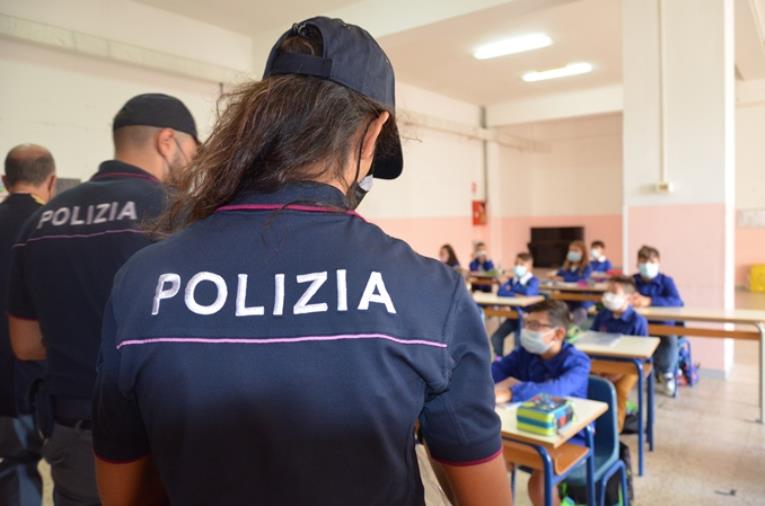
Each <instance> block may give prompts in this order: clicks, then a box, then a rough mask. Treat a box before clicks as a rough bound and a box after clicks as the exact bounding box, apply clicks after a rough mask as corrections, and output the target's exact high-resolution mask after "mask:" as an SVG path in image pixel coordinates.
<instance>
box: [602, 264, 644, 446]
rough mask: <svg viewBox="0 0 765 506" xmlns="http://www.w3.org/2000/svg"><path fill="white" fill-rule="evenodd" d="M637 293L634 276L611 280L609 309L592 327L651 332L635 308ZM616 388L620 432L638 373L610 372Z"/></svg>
mask: <svg viewBox="0 0 765 506" xmlns="http://www.w3.org/2000/svg"><path fill="white" fill-rule="evenodd" d="M634 293H635V282H634V281H633V280H632V278H629V277H625V276H618V277H614V278H611V279H610V280H609V281H608V291H607V292H606V293H604V294H603V305H604V306H605V309H603V310H602V311H600V312H599V313H598V314H597V316H595V321H594V322H593V323H592V330H595V331H598V332H610V333H612V334H622V335H625V336H647V335H648V321H646V319H645V317H644V316H642V315H639V314H637V313H636V312H635V310H634V309H632V305H630V300H631V299H632V296H633V294H634ZM606 377H607V378H608V379H609V380H610V381H611V382H612V383H613V384H614V388H615V389H616V407H617V420H618V422H619V432H621V431H622V427H624V415H625V414H626V407H627V399H628V397H629V393H630V391H631V390H632V388H633V387H634V386H635V383H637V381H638V377H637V374H634V373H633V374H622V375H617V374H611V375H607V376H606Z"/></svg>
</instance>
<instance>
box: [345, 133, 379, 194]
mask: <svg viewBox="0 0 765 506" xmlns="http://www.w3.org/2000/svg"><path fill="white" fill-rule="evenodd" d="M370 126H372V123H371V122H370V123H369V125H367V128H366V129H365V130H364V135H362V136H361V144H359V156H358V157H357V158H356V177H354V179H353V184H352V185H351V187H350V188H349V189H348V193H347V194H346V196H345V200H346V202H347V203H348V208H349V209H356V208H357V207H359V204H361V201H362V200H364V197H366V196H367V193H369V191H370V190H371V189H372V183H373V181H374V176H373V174H372V172H373V170H370V171H369V174H367V175H366V176H364V178H363V179H362V180H361V181H359V174H360V173H361V150H362V149H363V148H364V138H365V137H366V136H367V132H368V131H369V127H370ZM373 168H374V165H373Z"/></svg>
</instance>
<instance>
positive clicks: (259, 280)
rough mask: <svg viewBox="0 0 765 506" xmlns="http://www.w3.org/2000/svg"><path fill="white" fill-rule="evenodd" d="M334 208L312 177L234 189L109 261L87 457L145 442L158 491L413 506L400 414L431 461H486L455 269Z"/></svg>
mask: <svg viewBox="0 0 765 506" xmlns="http://www.w3.org/2000/svg"><path fill="white" fill-rule="evenodd" d="M344 206H345V196H344V195H343V193H341V192H340V191H339V190H337V189H336V188H334V187H331V186H327V185H321V184H309V183H303V184H290V185H287V186H286V187H283V188H282V189H280V190H278V191H276V192H274V193H270V194H263V193H244V194H240V195H239V196H238V197H236V198H235V199H234V201H233V202H232V203H231V204H230V205H227V206H224V207H222V208H220V209H219V210H218V211H217V212H216V213H214V214H213V215H212V216H210V217H208V218H207V219H204V220H202V221H199V222H196V223H194V224H193V225H191V226H190V227H189V228H187V229H185V230H183V231H181V232H179V233H177V234H175V235H173V236H172V237H170V238H168V239H166V240H164V241H162V242H160V243H158V244H156V245H154V246H151V247H149V248H146V249H145V250H143V251H141V252H140V253H138V254H137V255H136V256H134V257H133V258H132V259H131V260H130V261H128V263H127V264H126V265H125V267H124V268H123V269H122V270H121V271H120V272H119V273H118V274H117V276H116V278H115V282H114V289H113V291H112V296H111V301H110V303H109V304H108V305H107V308H106V315H105V318H104V319H105V324H104V332H103V339H102V349H101V363H100V370H99V375H98V381H97V384H96V389H95V399H94V417H95V420H94V422H95V427H94V449H95V453H96V455H98V456H99V457H100V458H103V459H107V460H112V461H133V460H136V459H139V458H141V457H143V456H145V455H147V454H151V456H152V461H153V462H154V464H155V465H156V466H157V468H158V470H159V475H160V477H161V479H162V483H163V486H164V488H165V490H166V492H167V494H168V498H169V502H170V503H172V504H183V505H196V504H200V505H201V504H252V503H253V502H256V503H258V504H285V505H287V504H290V505H302V504H397V505H418V506H419V505H422V504H424V494H423V487H422V481H421V479H420V476H419V471H418V467H417V458H416V456H415V449H414V445H415V439H414V436H413V431H414V426H415V422H416V421H417V420H418V418H419V421H420V424H421V428H422V433H423V435H424V438H425V440H426V441H427V443H428V446H429V450H430V452H431V454H432V455H433V457H434V458H435V459H437V460H439V461H443V462H446V463H451V464H455V465H459V464H463V465H471V464H475V463H478V462H481V461H483V460H485V459H489V458H493V457H494V456H496V455H498V453H499V452H500V451H501V440H500V423H499V418H498V416H497V414H496V413H495V411H494V392H493V385H492V381H491V377H490V375H489V368H488V367H487V366H486V364H487V363H488V362H489V350H488V346H487V340H486V332H485V329H484V327H483V324H482V322H481V317H480V313H479V311H478V308H477V307H476V304H475V302H474V301H473V300H472V297H471V296H470V294H469V293H468V291H467V290H466V289H465V284H464V280H463V279H462V277H461V276H460V275H459V274H458V273H456V272H455V271H454V270H452V269H450V268H448V267H446V266H444V265H443V264H441V263H440V262H438V261H437V260H434V259H429V258H425V257H422V256H420V255H418V254H416V253H415V252H414V251H413V250H412V249H411V248H410V247H409V246H408V245H407V244H406V243H404V242H402V241H399V240H396V239H393V238H391V237H389V236H388V235H386V234H385V233H384V232H383V231H382V230H380V229H379V228H378V227H377V226H375V225H372V224H370V223H367V222H366V221H364V219H363V218H361V217H360V216H359V215H357V214H356V213H353V212H351V211H346V210H345V207H344ZM338 244H339V245H342V247H337V245H338ZM424 294H428V295H427V296H424ZM253 494H254V495H253Z"/></svg>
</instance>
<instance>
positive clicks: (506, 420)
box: [496, 397, 608, 450]
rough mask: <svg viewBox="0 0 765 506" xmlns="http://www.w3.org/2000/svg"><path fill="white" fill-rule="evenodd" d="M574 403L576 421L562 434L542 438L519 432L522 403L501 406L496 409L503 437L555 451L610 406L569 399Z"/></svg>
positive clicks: (597, 402) (586, 400) (602, 403)
mask: <svg viewBox="0 0 765 506" xmlns="http://www.w3.org/2000/svg"><path fill="white" fill-rule="evenodd" d="M569 399H571V402H573V403H574V419H573V420H572V422H571V423H570V424H568V426H566V427H565V428H564V430H563V432H561V433H560V434H556V435H554V436H540V435H538V434H533V433H531V432H524V431H521V430H518V426H517V418H516V411H517V410H518V405H519V404H520V403H517V402H515V403H509V404H500V405H498V406H497V407H496V411H497V414H498V415H499V418H500V420H502V436H505V437H510V438H512V439H516V440H518V441H525V442H527V443H531V444H536V445H540V446H544V447H545V448H547V449H549V450H554V449H556V448H559V447H560V446H562V445H563V444H564V443H565V442H566V441H568V440H569V439H571V438H572V437H574V436H575V435H577V434H578V433H579V432H580V431H581V430H582V429H584V428H585V427H586V426H587V425H588V424H589V423H591V422H593V421H594V420H596V419H597V418H598V417H599V416H600V415H602V414H603V413H605V412H606V411H608V404H606V403H604V402H600V401H591V400H589V399H579V398H576V397H569Z"/></svg>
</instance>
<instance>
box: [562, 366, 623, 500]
mask: <svg viewBox="0 0 765 506" xmlns="http://www.w3.org/2000/svg"><path fill="white" fill-rule="evenodd" d="M587 398H589V399H592V400H594V401H601V402H605V403H606V404H608V411H607V412H606V413H604V414H603V415H602V416H601V417H600V418H598V419H597V420H596V421H595V476H594V481H595V497H596V499H597V503H598V504H599V505H600V506H605V503H606V484H607V483H608V480H610V479H611V477H612V476H613V475H614V474H616V473H619V478H620V481H621V492H622V494H621V495H622V504H623V505H624V506H629V493H628V491H627V468H626V467H625V466H624V462H622V461H621V459H619V430H618V424H617V420H616V416H617V414H616V391H615V390H614V386H613V385H612V384H611V382H610V381H608V380H606V379H604V378H601V377H598V376H590V380H589V383H588V385H587ZM585 471H586V469H585V467H584V466H582V465H580V466H579V467H577V468H576V469H574V470H572V472H571V474H570V475H569V476H568V477H566V480H565V481H566V483H569V484H571V485H576V486H579V487H584V486H585V485H586V483H587V480H586V473H585ZM609 506H612V505H609Z"/></svg>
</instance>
